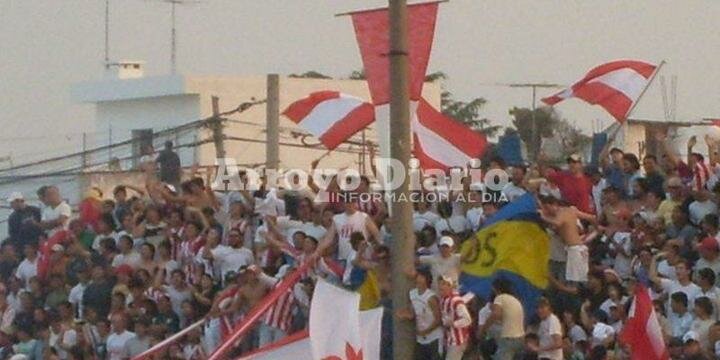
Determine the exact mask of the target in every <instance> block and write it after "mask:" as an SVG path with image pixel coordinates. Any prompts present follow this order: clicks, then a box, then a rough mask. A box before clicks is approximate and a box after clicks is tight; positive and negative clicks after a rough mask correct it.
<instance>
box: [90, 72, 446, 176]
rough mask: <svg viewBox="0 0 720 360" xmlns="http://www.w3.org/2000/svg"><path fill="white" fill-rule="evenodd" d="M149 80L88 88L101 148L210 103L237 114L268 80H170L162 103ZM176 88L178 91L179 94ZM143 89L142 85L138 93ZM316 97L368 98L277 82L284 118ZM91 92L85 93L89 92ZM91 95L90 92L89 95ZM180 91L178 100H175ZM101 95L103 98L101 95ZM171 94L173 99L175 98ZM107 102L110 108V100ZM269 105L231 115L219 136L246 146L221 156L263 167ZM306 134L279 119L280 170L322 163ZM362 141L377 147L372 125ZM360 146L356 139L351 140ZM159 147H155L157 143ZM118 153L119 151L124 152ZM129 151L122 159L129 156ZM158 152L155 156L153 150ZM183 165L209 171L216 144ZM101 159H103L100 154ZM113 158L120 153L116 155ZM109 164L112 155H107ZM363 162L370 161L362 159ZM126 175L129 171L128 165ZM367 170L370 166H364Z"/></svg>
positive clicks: (320, 82) (200, 114) (322, 82)
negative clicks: (94, 98) (117, 90)
mask: <svg viewBox="0 0 720 360" xmlns="http://www.w3.org/2000/svg"><path fill="white" fill-rule="evenodd" d="M152 79H153V78H146V79H132V80H122V81H119V80H116V81H114V82H108V83H102V84H101V85H102V86H100V85H98V86H95V87H93V86H91V85H88V86H86V87H87V88H88V89H91V90H92V89H95V88H96V87H97V88H102V91H100V90H98V93H99V94H101V95H102V96H104V97H100V100H101V101H99V102H97V103H96V107H97V110H96V129H95V131H96V132H97V134H96V136H95V139H94V143H95V144H96V145H98V146H100V145H106V144H108V130H109V126H110V125H112V133H113V142H119V141H122V140H127V139H129V138H130V132H131V130H133V129H143V128H153V129H154V130H155V131H159V130H163V129H166V128H170V127H177V126H180V125H183V124H186V123H188V122H191V121H194V120H198V119H201V118H206V117H209V116H212V101H211V97H212V96H218V97H219V99H220V111H221V112H225V111H228V110H231V109H234V108H236V107H237V106H238V105H240V104H241V103H243V102H248V101H253V100H264V99H265V98H266V91H267V77H266V76H251V77H232V76H192V75H190V76H184V77H182V81H180V82H178V81H177V80H175V81H173V82H172V84H174V85H173V86H172V87H171V89H169V90H167V89H162V88H161V89H157V92H158V94H161V95H162V96H151V95H152V94H148V93H147V91H146V89H145V86H149V87H151V88H154V87H153V85H152V84H153V83H152ZM157 81H158V82H160V83H163V84H164V83H165V82H167V80H166V79H164V78H158V79H157ZM178 83H181V84H182V86H183V88H182V89H181V90H182V91H178V89H176V87H177V86H176V85H177V84H178ZM118 84H120V85H122V86H121V87H122V90H123V91H122V94H121V95H122V96H120V95H118V96H116V97H112V98H109V97H108V96H109V95H108V94H112V91H109V90H108V89H107V88H106V87H111V88H112V87H115V86H120V85H118ZM128 84H135V85H137V86H139V87H140V88H138V89H134V92H133V89H132V88H129V87H128V86H129V85H128ZM141 85H142V86H141ZM319 90H336V91H341V92H343V93H347V94H351V95H355V96H358V97H360V98H363V99H369V98H370V96H369V93H368V89H367V83H366V82H365V81H364V80H335V79H299V78H284V77H281V78H280V89H279V91H280V97H279V101H280V111H281V112H282V110H283V109H285V108H286V107H287V106H288V105H289V104H291V103H292V102H294V101H296V100H298V99H301V98H303V97H305V96H307V95H308V94H310V93H311V92H314V91H319ZM88 91H90V90H88ZM90 92H92V91H90ZM178 92H181V93H183V94H180V95H178V94H177V93H178ZM440 93H441V88H440V86H439V84H434V83H428V84H426V86H425V89H424V96H425V98H426V99H427V100H428V101H429V102H430V103H431V104H434V105H436V106H439V105H440ZM103 94H105V95H103ZM174 94H175V95H174ZM78 99H81V100H84V101H90V100H91V98H90V97H89V95H87V94H86V95H84V96H78ZM107 99H111V101H107ZM265 110H266V105H265V104H260V105H256V106H253V107H251V108H250V109H248V110H247V111H245V112H243V113H240V114H232V115H230V116H228V117H227V118H229V119H230V121H228V122H226V123H225V124H226V127H225V129H224V133H225V135H226V136H229V137H234V138H242V139H246V140H245V141H238V140H226V141H225V149H226V154H227V156H229V157H232V158H234V159H235V160H236V162H237V163H238V164H241V165H257V164H264V162H265V147H266V145H265V143H264V141H265V139H266V131H265V130H266V111H265ZM302 133H304V131H303V130H302V129H300V128H299V127H297V126H296V125H295V124H294V123H292V122H291V121H290V120H289V119H287V118H285V117H283V116H281V117H280V143H281V146H280V163H281V167H283V168H303V169H306V168H308V167H309V164H310V162H311V161H312V160H314V159H316V158H318V157H320V156H323V154H325V153H326V152H327V150H326V149H325V148H324V147H323V146H321V145H319V143H318V141H317V139H315V138H313V137H312V136H309V137H306V138H305V142H306V144H311V145H318V146H306V144H303V142H302V141H301V137H299V136H298V134H302ZM365 135H366V136H367V139H368V140H369V141H373V142H375V143H377V142H376V139H377V137H376V133H375V129H374V126H370V128H369V129H368V130H367V131H366V134H365ZM354 139H355V140H356V141H360V139H361V135H360V134H358V135H356V136H355V138H354ZM171 140H175V143H176V144H177V143H179V144H185V143H191V142H195V141H202V140H212V134H211V132H210V130H209V129H198V130H195V131H188V132H186V133H184V134H182V135H181V136H179V137H178V138H176V139H171ZM155 143H156V146H157V145H158V144H159V143H160V141H156V142H155ZM120 150H121V149H119V150H118V151H116V153H118V152H122V151H120ZM128 150H129V149H127V148H126V149H125V151H124V153H125V154H129V151H128ZM156 150H158V149H156ZM361 152H362V148H361V147H360V146H359V145H342V146H341V147H340V148H338V149H336V150H335V151H333V152H332V153H331V154H330V155H329V156H327V157H325V158H324V160H323V161H322V163H321V166H326V167H333V168H342V167H351V168H356V169H358V170H360V171H361V172H362V169H360V167H359V164H360V153H361ZM180 154H181V161H182V163H183V165H186V166H187V165H191V164H192V163H195V162H197V163H199V164H200V165H214V164H215V163H216V161H215V159H216V154H215V147H214V144H213V143H212V142H211V143H208V144H204V145H202V146H198V147H197V148H195V149H185V150H180ZM101 156H105V155H101ZM115 156H117V154H116V155H115ZM108 158H109V154H108ZM366 160H367V157H366ZM124 168H128V166H127V165H126V166H125V167H124ZM365 168H366V169H369V166H366V167H365Z"/></svg>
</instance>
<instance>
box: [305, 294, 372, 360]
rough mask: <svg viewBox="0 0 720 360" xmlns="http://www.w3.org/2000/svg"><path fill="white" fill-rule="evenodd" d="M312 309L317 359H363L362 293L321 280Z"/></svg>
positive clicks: (314, 354) (311, 325) (311, 326)
mask: <svg viewBox="0 0 720 360" xmlns="http://www.w3.org/2000/svg"><path fill="white" fill-rule="evenodd" d="M310 309H311V310H310V324H309V328H310V347H311V348H312V353H313V359H322V360H341V359H345V360H351V359H363V347H362V345H363V341H362V336H361V334H360V311H359V309H360V295H359V294H358V293H355V292H351V291H347V290H344V289H341V288H339V287H336V286H333V285H331V284H330V283H328V282H326V281H324V280H318V282H317V284H316V285H315V291H314V292H313V298H312V303H311V304H310ZM318 309H322V311H317V310H318ZM378 336H379V334H378Z"/></svg>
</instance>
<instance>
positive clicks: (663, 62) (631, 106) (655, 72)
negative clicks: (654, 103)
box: [623, 60, 665, 123]
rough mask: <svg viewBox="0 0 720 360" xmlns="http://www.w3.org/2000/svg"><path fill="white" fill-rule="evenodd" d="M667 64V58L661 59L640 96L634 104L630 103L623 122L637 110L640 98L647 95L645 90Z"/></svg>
mask: <svg viewBox="0 0 720 360" xmlns="http://www.w3.org/2000/svg"><path fill="white" fill-rule="evenodd" d="M663 65H665V60H662V61H660V64H658V66H657V67H656V68H655V71H653V73H652V74H650V78H649V79H648V82H647V84H645V87H644V88H643V89H642V91H641V92H640V95H638V98H637V99H635V102H633V104H632V105H630V108H629V109H628V111H627V113H625V117H623V123H624V122H625V121H624V120H627V119H628V118H629V117H630V114H631V113H632V112H633V110H635V106H636V105H637V104H638V103H639V102H640V99H642V97H643V95H645V92H646V91H647V89H648V88H649V87H650V84H652V82H653V80H655V76H656V75H657V74H658V73H659V72H660V69H661V68H662V67H663Z"/></svg>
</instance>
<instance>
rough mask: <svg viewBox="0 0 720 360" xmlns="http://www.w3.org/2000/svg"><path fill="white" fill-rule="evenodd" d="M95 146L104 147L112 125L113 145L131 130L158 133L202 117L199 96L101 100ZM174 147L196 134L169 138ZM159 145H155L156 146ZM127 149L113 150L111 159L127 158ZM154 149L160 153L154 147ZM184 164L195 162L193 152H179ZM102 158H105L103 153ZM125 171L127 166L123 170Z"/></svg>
mask: <svg viewBox="0 0 720 360" xmlns="http://www.w3.org/2000/svg"><path fill="white" fill-rule="evenodd" d="M95 116H96V121H95V126H96V128H95V132H96V134H95V139H94V140H95V141H94V143H95V145H96V146H103V145H107V144H108V141H109V136H108V134H109V130H110V126H112V140H113V143H118V142H120V141H124V140H128V139H130V137H131V135H130V134H131V131H132V130H134V129H148V128H152V129H153V130H154V131H160V130H164V129H167V128H172V127H176V126H180V125H182V124H185V123H188V122H191V121H194V120H197V119H199V118H200V116H201V112H200V105H199V96H198V95H174V96H161V97H152V98H145V99H131V100H121V101H102V102H99V103H97V105H96V111H95ZM169 140H172V141H173V142H174V143H176V144H188V143H192V142H194V141H195V140H196V132H195V131H186V132H184V133H181V134H178V135H177V136H173V137H171V138H169ZM157 143H158V142H156V144H157ZM129 148H130V147H129V146H128V147H123V148H118V149H114V150H113V152H114V153H115V154H114V156H120V155H129V154H130V152H129ZM156 150H159V149H157V148H156ZM179 153H180V158H181V160H182V162H183V163H184V164H191V163H192V162H193V161H194V159H195V150H194V149H190V148H186V149H180V150H179ZM100 156H101V157H107V156H105V154H102V155H100ZM126 168H127V167H126Z"/></svg>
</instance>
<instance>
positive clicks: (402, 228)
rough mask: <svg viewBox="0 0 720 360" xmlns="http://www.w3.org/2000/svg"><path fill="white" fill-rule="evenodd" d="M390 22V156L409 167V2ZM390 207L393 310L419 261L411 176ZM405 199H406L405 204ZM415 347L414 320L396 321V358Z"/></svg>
mask: <svg viewBox="0 0 720 360" xmlns="http://www.w3.org/2000/svg"><path fill="white" fill-rule="evenodd" d="M388 8H389V19H390V51H389V53H388V55H389V57H390V119H391V120H392V121H390V138H391V139H393V140H394V141H392V142H391V144H390V157H391V158H393V159H395V160H397V161H399V162H400V163H401V164H402V165H403V166H407V165H408V163H409V161H410V81H409V78H410V66H409V59H408V15H407V13H408V11H407V10H408V5H407V0H388ZM392 192H393V195H394V196H393V198H392V203H391V204H390V207H391V210H392V212H391V213H392V217H393V222H392V226H391V231H392V237H393V244H392V249H391V251H392V252H391V255H392V257H391V259H392V263H391V266H392V275H391V281H392V292H391V300H392V304H393V306H392V307H393V309H405V308H408V306H409V298H408V293H409V291H410V289H411V288H412V286H411V280H410V278H409V277H408V276H407V275H406V274H407V271H408V270H410V269H413V267H414V262H415V253H414V248H415V238H414V236H413V229H412V215H413V207H412V204H411V203H410V202H409V201H407V199H409V198H410V192H409V177H408V176H404V177H403V181H402V183H401V184H400V186H399V187H397V188H395V189H392ZM402 199H406V200H405V201H402ZM414 347H415V333H414V325H413V323H412V322H411V321H408V320H400V319H398V318H395V319H394V320H393V359H396V360H410V359H412V358H413V352H414Z"/></svg>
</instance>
